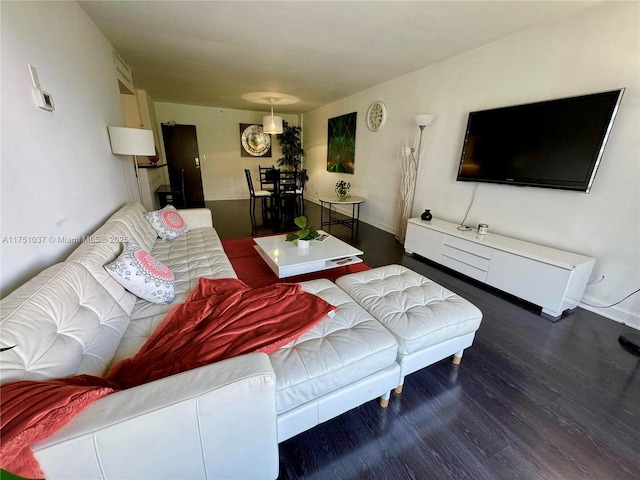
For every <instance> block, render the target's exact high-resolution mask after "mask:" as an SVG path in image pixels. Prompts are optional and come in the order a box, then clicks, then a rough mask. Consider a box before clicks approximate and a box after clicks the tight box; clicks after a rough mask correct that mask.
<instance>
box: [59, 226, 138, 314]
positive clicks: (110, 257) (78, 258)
mask: <svg viewBox="0 0 640 480" xmlns="http://www.w3.org/2000/svg"><path fill="white" fill-rule="evenodd" d="M131 240H132V239H131V238H129V231H128V230H127V228H126V227H125V226H124V224H122V223H121V222H109V223H107V224H105V225H103V226H102V227H100V228H99V229H98V230H96V232H95V233H93V234H92V235H90V236H89V237H87V238H86V239H85V241H84V242H83V243H82V244H81V245H80V246H79V247H78V248H76V249H75V250H74V251H73V252H72V253H71V255H69V257H67V262H78V263H80V264H82V265H83V266H84V267H85V268H86V269H87V270H89V272H91V274H92V275H93V276H94V277H95V279H96V280H97V281H98V282H99V283H100V284H101V285H102V286H103V287H104V288H105V289H106V290H107V291H108V292H109V293H110V294H111V296H112V297H113V298H114V299H115V300H116V302H118V304H119V305H120V306H121V307H122V309H123V310H124V311H125V312H127V313H131V310H133V305H134V303H135V302H136V296H135V295H134V294H133V293H131V292H129V291H127V290H126V289H125V288H124V287H123V286H122V285H120V284H119V283H118V282H116V280H115V279H114V278H113V277H112V276H111V275H109V273H108V272H107V270H105V268H104V266H105V265H107V264H109V263H111V262H113V261H114V260H115V259H116V258H118V255H120V253H121V252H122V245H123V244H124V243H126V242H129V241H131Z"/></svg>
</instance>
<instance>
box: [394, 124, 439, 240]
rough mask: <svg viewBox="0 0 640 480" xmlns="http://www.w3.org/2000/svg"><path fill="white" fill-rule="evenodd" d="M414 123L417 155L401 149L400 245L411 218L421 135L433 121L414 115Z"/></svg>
mask: <svg viewBox="0 0 640 480" xmlns="http://www.w3.org/2000/svg"><path fill="white" fill-rule="evenodd" d="M414 120H415V123H416V125H417V126H418V128H419V129H420V139H419V140H418V155H417V156H416V154H415V152H416V149H415V147H413V146H412V147H403V148H402V161H401V163H400V168H401V175H402V178H401V184H400V203H399V209H398V223H397V225H396V239H397V240H398V241H399V242H400V243H404V238H405V235H406V232H407V220H409V217H410V216H411V211H412V210H413V196H414V194H415V189H416V180H417V177H418V169H419V168H420V156H421V155H422V134H423V132H424V127H426V126H427V125H429V124H430V123H431V122H432V121H433V115H416V116H415V119H414Z"/></svg>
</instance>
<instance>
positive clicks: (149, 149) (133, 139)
mask: <svg viewBox="0 0 640 480" xmlns="http://www.w3.org/2000/svg"><path fill="white" fill-rule="evenodd" d="M108 129H109V139H110V140H111V151H112V152H113V153H115V154H116V155H147V156H148V155H155V154H156V147H155V144H154V142H153V131H152V130H143V129H141V128H125V127H108Z"/></svg>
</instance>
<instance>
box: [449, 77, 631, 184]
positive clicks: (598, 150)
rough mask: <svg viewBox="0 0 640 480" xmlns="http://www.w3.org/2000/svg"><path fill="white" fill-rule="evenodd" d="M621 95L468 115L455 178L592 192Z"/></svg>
mask: <svg viewBox="0 0 640 480" xmlns="http://www.w3.org/2000/svg"><path fill="white" fill-rule="evenodd" d="M623 93H624V88H621V89H619V90H613V91H610V92H602V93H595V94H591V95H582V96H578V97H570V98H562V99H559V100H549V101H545V102H537V103H529V104H526V105H516V106H511V107H502V108H495V109H491V110H482V111H477V112H471V113H469V121H468V123H467V132H466V135H465V140H464V147H463V149H462V159H461V160H460V168H459V169H458V177H457V180H461V181H472V182H490V183H506V184H510V185H525V186H534V187H546V188H561V189H566V190H576V191H582V192H587V193H588V192H589V190H590V189H591V184H592V182H593V179H594V177H595V175H596V171H597V169H598V165H599V164H600V159H601V157H602V153H603V151H604V147H605V144H606V143H607V138H608V137H609V133H610V132H611V127H612V126H613V121H614V119H615V116H616V113H617V111H618V106H619V105H620V101H621V100H622V95H623Z"/></svg>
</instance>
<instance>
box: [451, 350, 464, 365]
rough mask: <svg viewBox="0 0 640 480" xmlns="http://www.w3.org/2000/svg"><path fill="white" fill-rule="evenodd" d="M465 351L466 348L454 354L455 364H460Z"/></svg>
mask: <svg viewBox="0 0 640 480" xmlns="http://www.w3.org/2000/svg"><path fill="white" fill-rule="evenodd" d="M463 352H464V350H460V351H459V352H456V353H454V354H453V364H454V365H460V362H461V361H462V353H463Z"/></svg>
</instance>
